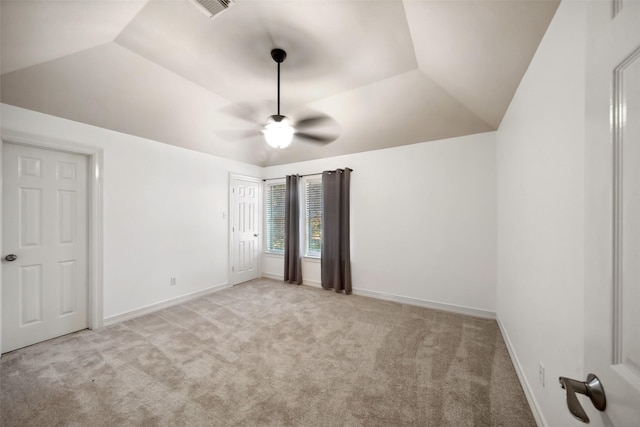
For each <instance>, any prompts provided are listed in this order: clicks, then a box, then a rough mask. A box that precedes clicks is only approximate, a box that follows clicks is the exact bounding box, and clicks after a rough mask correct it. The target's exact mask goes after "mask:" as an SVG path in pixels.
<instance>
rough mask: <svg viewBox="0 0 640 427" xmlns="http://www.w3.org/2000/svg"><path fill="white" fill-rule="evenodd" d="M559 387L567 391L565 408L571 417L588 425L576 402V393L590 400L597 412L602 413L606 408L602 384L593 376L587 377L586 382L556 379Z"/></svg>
mask: <svg viewBox="0 0 640 427" xmlns="http://www.w3.org/2000/svg"><path fill="white" fill-rule="evenodd" d="M558 380H559V381H560V387H562V388H563V389H565V390H566V391H567V406H568V407H569V412H571V415H573V416H574V417H576V418H577V419H579V420H580V421H582V422H583V423H587V424H588V423H589V417H588V416H587V413H586V412H585V411H584V409H582V405H580V402H578V398H577V397H576V393H580V394H584V395H585V396H588V397H589V399H591V403H593V406H595V408H596V409H597V410H598V411H604V410H605V409H606V408H607V399H606V397H605V394H604V388H603V387H602V383H601V382H600V380H599V379H598V377H596V376H595V375H594V374H589V375H587V381H584V382H583V381H577V380H573V379H571V378H567V377H560V378H558Z"/></svg>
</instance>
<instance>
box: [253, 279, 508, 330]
mask: <svg viewBox="0 0 640 427" xmlns="http://www.w3.org/2000/svg"><path fill="white" fill-rule="evenodd" d="M262 277H264V278H267V279H273V280H283V276H282V275H278V274H272V273H262ZM302 284H303V285H307V286H312V287H315V288H321V287H322V285H321V284H320V282H316V281H314V280H304V279H303V282H302ZM353 294H354V295H361V296H364V297H370V298H376V299H381V300H386V301H393V302H399V303H402V304H409V305H416V306H418V307H425V308H431V309H434V310H442V311H448V312H451V313H458V314H465V315H467V316H473V317H481V318H483V319H495V318H496V313H495V312H494V311H489V310H483V309H479V308H472V307H465V306H461V305H455V304H446V303H442V302H436V301H429V300H424V299H419V298H412V297H404V296H401V295H394V294H388V293H385V292H378V291H370V290H367V289H358V288H354V289H353Z"/></svg>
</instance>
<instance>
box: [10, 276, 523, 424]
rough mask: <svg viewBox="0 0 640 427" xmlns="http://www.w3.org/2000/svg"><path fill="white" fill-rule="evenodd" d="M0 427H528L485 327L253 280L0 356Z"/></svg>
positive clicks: (498, 345) (499, 346)
mask: <svg viewBox="0 0 640 427" xmlns="http://www.w3.org/2000/svg"><path fill="white" fill-rule="evenodd" d="M0 381H1V382H0V388H1V391H0V397H1V401H0V405H1V406H0V410H1V411H2V412H1V415H0V424H1V425H2V426H7V427H8V426H21V427H22V426H126V425H131V426H153V425H165V426H456V427H462V426H510V427H516V426H535V421H534V419H533V416H532V414H531V412H530V410H529V407H528V406H527V402H526V399H525V397H524V394H523V391H522V389H521V387H520V384H519V382H518V380H517V377H516V374H515V371H514V369H513V366H512V365H511V361H510V359H509V356H508V353H507V350H506V347H505V345H504V342H503V340H502V337H501V335H500V332H499V330H498V327H497V325H496V322H495V321H492V320H484V319H476V318H473V317H468V316H462V315H456V314H450V313H445V312H441V311H435V310H429V309H424V308H419V307H414V306H409V305H402V304H397V303H393V302H388V301H380V300H376V299H371V298H366V297H361V296H357V295H349V296H345V295H342V294H335V293H333V292H330V291H324V290H321V289H316V288H310V287H306V286H295V285H286V284H283V283H280V282H275V281H271V280H257V281H252V282H249V283H246V284H242V285H239V286H236V287H234V288H231V289H226V290H224V291H220V292H216V293H213V294H210V295H208V296H205V297H201V298H198V299H195V300H192V301H190V302H187V303H184V304H180V305H177V306H174V307H171V308H168V309H165V310H162V311H159V312H156V313H153V314H150V315H147V316H143V317H139V318H136V319H133V320H129V321H126V322H122V323H119V324H116V325H114V326H111V327H108V328H105V329H103V330H100V331H88V330H87V331H82V332H78V333H75V334H71V335H67V336H64V337H61V338H57V339H54V340H51V341H47V342H44V343H41V344H36V345H33V346H31V347H27V348H24V349H21V350H17V351H14V352H11V353H7V354H5V355H3V356H2V359H0Z"/></svg>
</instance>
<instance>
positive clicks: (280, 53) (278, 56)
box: [271, 48, 287, 64]
mask: <svg viewBox="0 0 640 427" xmlns="http://www.w3.org/2000/svg"><path fill="white" fill-rule="evenodd" d="M271 57H272V58H273V60H274V61H276V62H277V63H278V64H279V63H281V62H284V60H285V59H287V52H285V51H284V50H282V49H280V48H275V49H273V50H272V51H271Z"/></svg>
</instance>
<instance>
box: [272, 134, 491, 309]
mask: <svg viewBox="0 0 640 427" xmlns="http://www.w3.org/2000/svg"><path fill="white" fill-rule="evenodd" d="M341 167H350V168H352V169H354V173H353V174H352V175H351V260H352V269H353V287H354V292H357V291H372V292H375V293H376V295H377V296H384V294H389V295H394V296H400V297H408V298H412V299H415V300H416V302H420V301H428V302H436V303H443V304H446V305H449V306H451V308H455V306H460V307H470V308H473V309H477V310H478V311H479V312H480V311H487V312H490V313H491V314H492V313H493V312H495V282H496V270H495V265H496V188H495V185H496V181H495V180H496V175H495V174H496V164H495V133H493V132H490V133H485V134H478V135H472V136H466V137H461V138H453V139H448V140H442V141H434V142H427V143H421V144H414V145H408V146H402V147H397V148H391V149H385V150H378V151H370V152H365V153H358V154H351V155H346V156H339V157H333V158H329V159H320V160H314V161H308V162H302V163H295V164H289V165H283V166H274V167H268V168H265V172H264V176H265V177H266V178H270V177H281V176H285V175H286V174H294V173H299V174H308V173H316V172H321V171H323V170H327V169H336V168H341ZM319 267H320V266H319V264H318V263H312V262H308V261H307V262H305V263H304V265H303V277H304V279H305V281H307V282H311V283H314V282H315V283H319V282H320V274H319V272H320V269H319ZM283 268H284V267H283V260H282V258H281V257H273V256H265V257H264V259H263V273H267V274H269V275H273V276H278V277H282V275H283Z"/></svg>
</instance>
